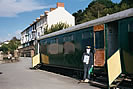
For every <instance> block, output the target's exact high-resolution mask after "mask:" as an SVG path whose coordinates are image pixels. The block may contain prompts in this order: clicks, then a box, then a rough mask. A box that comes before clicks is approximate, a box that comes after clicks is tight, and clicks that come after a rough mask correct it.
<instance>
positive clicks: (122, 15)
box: [37, 8, 133, 40]
mask: <svg viewBox="0 0 133 89" xmlns="http://www.w3.org/2000/svg"><path fill="white" fill-rule="evenodd" d="M131 16H133V8H131V9H127V10H124V11H121V12H117V13H114V14H111V15H108V16H104V17H101V18H98V19H95V20H92V21H88V22H85V23H82V24H79V25H76V26H72V27H69V28H67V29H63V30H60V31H56V32H53V33H50V34H47V35H44V36H42V37H40V38H39V39H37V40H42V39H45V38H49V37H52V36H56V35H60V34H64V33H67V32H72V31H76V30H79V29H83V28H87V27H92V26H96V25H100V24H104V23H108V22H112V21H116V20H119V19H123V18H127V17H131Z"/></svg>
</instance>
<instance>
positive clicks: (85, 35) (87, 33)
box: [82, 31, 91, 39]
mask: <svg viewBox="0 0 133 89" xmlns="http://www.w3.org/2000/svg"><path fill="white" fill-rule="evenodd" d="M89 37H91V33H90V32H89V31H86V32H83V33H82V39H87V38H89Z"/></svg>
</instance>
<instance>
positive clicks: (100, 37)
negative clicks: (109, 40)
mask: <svg viewBox="0 0 133 89" xmlns="http://www.w3.org/2000/svg"><path fill="white" fill-rule="evenodd" d="M95 48H96V49H101V48H104V31H97V32H95Z"/></svg>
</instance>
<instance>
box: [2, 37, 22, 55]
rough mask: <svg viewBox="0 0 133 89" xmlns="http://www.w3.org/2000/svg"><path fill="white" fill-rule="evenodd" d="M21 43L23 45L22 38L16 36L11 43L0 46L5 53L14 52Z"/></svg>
mask: <svg viewBox="0 0 133 89" xmlns="http://www.w3.org/2000/svg"><path fill="white" fill-rule="evenodd" d="M19 45H21V43H20V40H18V39H17V38H16V37H13V38H12V40H10V42H9V44H3V45H2V46H1V47H0V51H3V53H7V52H8V51H10V52H11V53H13V52H14V50H16V49H17V48H18V46H19Z"/></svg>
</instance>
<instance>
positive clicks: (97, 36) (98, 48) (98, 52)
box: [93, 25, 105, 67]
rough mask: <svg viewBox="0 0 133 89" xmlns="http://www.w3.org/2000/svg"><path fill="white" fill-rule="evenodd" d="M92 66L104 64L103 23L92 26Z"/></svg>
mask: <svg viewBox="0 0 133 89" xmlns="http://www.w3.org/2000/svg"><path fill="white" fill-rule="evenodd" d="M93 29H94V47H95V53H94V66H101V67H102V66H104V63H105V58H104V53H105V52H104V25H97V26H94V28H93Z"/></svg>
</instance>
